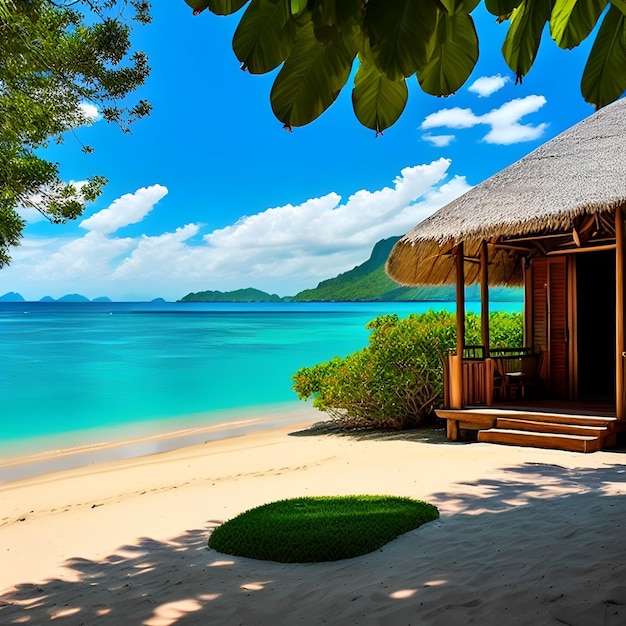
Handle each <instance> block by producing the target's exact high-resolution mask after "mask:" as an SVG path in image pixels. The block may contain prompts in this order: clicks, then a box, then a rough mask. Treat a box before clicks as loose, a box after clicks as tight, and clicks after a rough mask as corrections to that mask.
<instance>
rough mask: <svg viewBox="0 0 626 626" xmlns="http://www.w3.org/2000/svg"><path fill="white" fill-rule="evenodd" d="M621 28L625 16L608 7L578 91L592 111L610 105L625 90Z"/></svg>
mask: <svg viewBox="0 0 626 626" xmlns="http://www.w3.org/2000/svg"><path fill="white" fill-rule="evenodd" d="M625 24H626V16H624V14H623V13H622V12H621V11H620V10H619V9H617V8H616V7H614V6H611V8H610V9H609V11H608V12H607V14H606V16H605V18H604V20H603V21H602V25H601V26H600V30H599V31H598V36H597V37H596V40H595V42H594V44H593V47H592V48H591V52H590V53H589V59H588V60H587V64H586V65H585V69H584V72H583V77H582V81H581V86H580V87H581V91H582V94H583V97H584V98H585V100H586V101H587V102H590V103H591V104H593V105H594V106H595V107H596V108H600V107H603V106H605V105H607V104H609V103H610V102H613V101H614V100H616V99H617V98H619V97H620V96H621V95H622V93H624V90H625V89H626V49H625V47H624V37H625Z"/></svg>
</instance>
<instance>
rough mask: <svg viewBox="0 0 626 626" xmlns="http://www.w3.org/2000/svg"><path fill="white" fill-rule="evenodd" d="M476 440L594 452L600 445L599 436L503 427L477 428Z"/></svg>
mask: <svg viewBox="0 0 626 626" xmlns="http://www.w3.org/2000/svg"><path fill="white" fill-rule="evenodd" d="M478 441H483V442H487V443H502V444H508V445H512V446H531V447H534V448H550V449H553V450H569V451H571V452H596V451H597V450H600V447H601V444H600V438H599V437H588V436H583V435H564V434H555V433H542V432H531V431H528V430H509V429H505V428H489V429H488V430H479V431H478Z"/></svg>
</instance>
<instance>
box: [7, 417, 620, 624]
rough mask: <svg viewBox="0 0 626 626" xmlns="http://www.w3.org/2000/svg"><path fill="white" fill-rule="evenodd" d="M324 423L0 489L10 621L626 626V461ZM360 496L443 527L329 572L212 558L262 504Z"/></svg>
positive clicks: (324, 567)
mask: <svg viewBox="0 0 626 626" xmlns="http://www.w3.org/2000/svg"><path fill="white" fill-rule="evenodd" d="M310 425H311V422H307V423H302V424H298V425H294V424H289V425H283V426H280V427H275V428H271V429H269V428H268V429H265V430H260V431H256V432H250V433H246V434H242V435H241V436H237V437H231V438H225V439H217V440H209V441H207V442H206V443H201V444H197V445H192V446H187V447H184V448H180V449H176V450H169V451H166V452H162V453H159V454H152V455H148V456H142V457H137V458H131V459H121V460H111V461H106V462H101V463H96V464H92V465H88V466H85V467H79V468H73V469H68V470H63V471H56V472H51V473H47V474H44V475H40V476H36V477H31V478H26V479H22V480H16V481H12V482H8V483H4V484H2V485H0V553H1V555H2V556H1V560H0V624H2V625H3V626H4V625H9V624H32V625H35V626H38V625H39V624H47V623H58V624H67V625H75V624H76V625H78V624H111V625H117V624H141V625H146V626H169V625H177V626H187V625H190V624H225V625H230V624H233V625H239V624H244V625H259V624H260V625H266V624H267V625H276V624H285V625H292V624H349V625H352V624H381V625H389V626H396V625H405V624H409V625H411V624H442V625H456V624H459V625H460V624H472V623H475V624H533V625H536V624H571V625H580V626H594V625H596V624H597V625H601V624H602V625H605V626H606V625H612V624H615V625H617V624H624V623H626V496H625V494H626V466H624V460H625V458H626V457H625V456H624V451H620V450H617V451H613V452H597V453H593V454H588V455H583V454H577V453H569V452H560V451H550V450H537V449H531V448H518V447H513V446H497V445H491V444H478V443H472V444H466V443H449V442H446V441H445V437H444V436H443V433H441V432H440V431H439V432H438V431H424V432H421V433H420V432H411V433H400V434H389V435H378V436H372V435H355V436H347V435H333V434H320V433H319V431H316V430H315V429H312V430H307V428H308V427H309V426H310ZM358 493H371V494H394V495H401V496H410V497H413V498H418V499H422V500H426V501H428V502H431V503H433V504H435V505H436V506H437V507H438V508H439V510H440V513H441V518H440V519H439V520H437V521H436V522H432V523H430V524H428V525H426V526H423V527H421V528H419V529H417V530H414V531H412V532H410V533H407V534H406V535H403V536H402V537H400V538H398V539H396V540H395V541H393V542H391V543H389V544H387V545H386V546H384V547H383V548H382V549H380V550H378V551H376V552H374V553H371V554H367V555H364V556H361V557H358V558H355V559H349V560H344V561H337V562H331V563H320V564H305V565H285V564H279V563H273V562H264V561H255V560H249V559H245V558H239V557H230V556H227V555H224V554H219V553H217V552H215V551H213V550H211V549H209V548H208V547H207V538H208V536H209V534H210V533H211V530H212V528H214V527H215V526H216V525H218V524H219V523H221V522H222V521H224V520H226V519H228V518H230V517H233V516H234V515H236V514H238V513H240V512H241V511H244V510H246V509H248V508H250V507H253V506H256V505H259V504H263V503H266V502H271V501H274V500H277V499H281V498H289V497H292V496H301V495H333V494H358Z"/></svg>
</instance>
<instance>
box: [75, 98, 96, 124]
mask: <svg viewBox="0 0 626 626" xmlns="http://www.w3.org/2000/svg"><path fill="white" fill-rule="evenodd" d="M78 108H79V109H80V111H81V113H82V115H83V117H84V118H85V119H86V120H88V121H89V122H97V121H98V120H99V119H101V115H100V111H99V110H98V107H97V106H96V105H95V104H91V103H90V102H81V103H80V104H79V105H78Z"/></svg>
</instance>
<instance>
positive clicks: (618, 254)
mask: <svg viewBox="0 0 626 626" xmlns="http://www.w3.org/2000/svg"><path fill="white" fill-rule="evenodd" d="M625 349H626V346H624V222H623V216H622V207H621V206H619V207H617V209H615V415H616V417H617V419H620V420H621V419H624V350H625Z"/></svg>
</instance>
